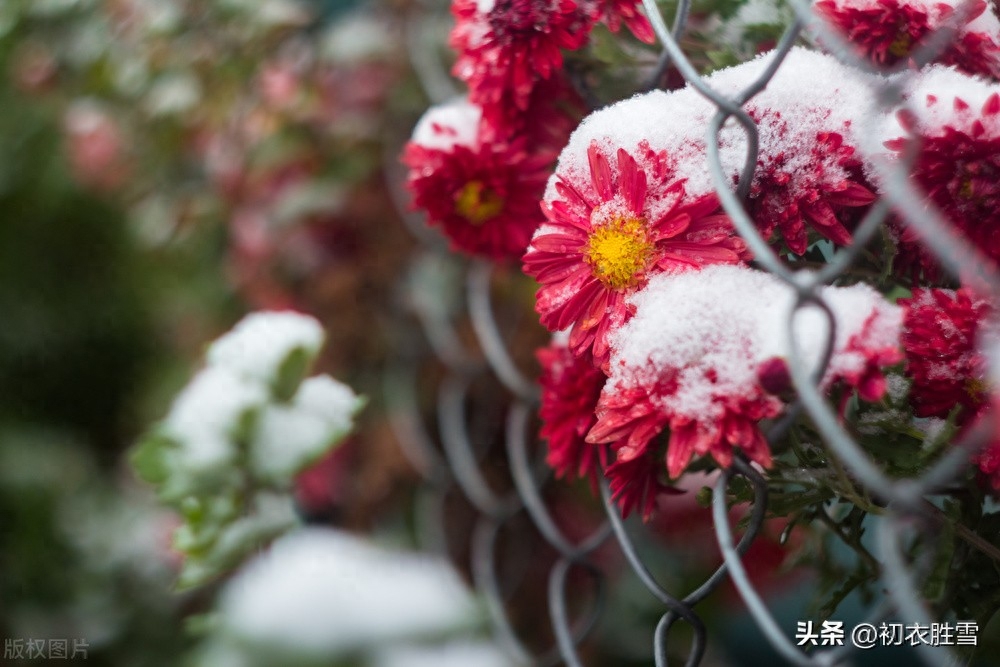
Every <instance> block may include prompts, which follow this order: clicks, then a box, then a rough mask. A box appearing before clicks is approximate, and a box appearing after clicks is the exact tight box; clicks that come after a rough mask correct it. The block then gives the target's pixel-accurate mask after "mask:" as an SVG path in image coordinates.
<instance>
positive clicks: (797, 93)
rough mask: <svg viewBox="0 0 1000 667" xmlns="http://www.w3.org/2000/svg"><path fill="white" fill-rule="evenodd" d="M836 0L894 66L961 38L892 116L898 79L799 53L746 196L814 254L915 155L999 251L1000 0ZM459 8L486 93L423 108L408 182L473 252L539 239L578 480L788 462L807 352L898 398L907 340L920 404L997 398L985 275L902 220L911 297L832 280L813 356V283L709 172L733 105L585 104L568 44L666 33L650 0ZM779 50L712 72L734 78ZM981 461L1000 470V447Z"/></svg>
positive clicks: (543, 313)
mask: <svg viewBox="0 0 1000 667" xmlns="http://www.w3.org/2000/svg"><path fill="white" fill-rule="evenodd" d="M817 7H818V9H819V11H820V13H821V14H822V15H823V16H824V17H825V18H826V19H827V20H828V21H830V22H832V23H834V24H835V25H836V26H838V27H839V28H840V29H841V30H842V31H843V32H844V33H845V35H846V37H847V38H848V39H849V40H851V41H853V42H854V43H856V44H857V45H858V47H859V49H861V50H862V51H863V52H864V54H865V55H866V56H868V57H869V58H871V59H872V60H873V61H874V62H876V63H877V64H879V65H887V66H888V65H893V64H895V63H897V62H902V61H905V60H907V59H909V58H910V57H911V55H912V54H913V52H914V49H916V48H918V47H919V46H920V45H921V44H923V43H926V41H927V40H928V39H930V35H931V34H932V33H933V32H934V31H935V30H938V29H941V28H943V27H946V26H947V25H949V22H950V23H952V24H955V25H954V26H953V27H954V28H955V29H956V30H957V31H958V39H957V40H956V42H955V44H954V45H953V46H952V47H951V49H950V50H948V51H946V52H945V53H944V54H943V55H942V56H941V59H940V63H939V64H936V65H931V66H928V67H925V68H924V69H923V70H922V71H920V72H915V73H913V75H912V76H910V77H909V78H908V79H907V81H908V83H906V84H905V86H904V88H905V104H904V105H903V106H902V107H901V110H900V111H899V112H898V113H896V112H895V111H894V112H893V113H891V114H886V113H884V112H883V111H882V110H881V109H880V108H878V106H877V104H878V102H877V100H876V97H875V95H873V94H872V89H873V88H874V87H878V86H880V85H884V81H883V79H881V77H880V76H878V75H876V74H872V73H870V72H863V71H858V70H856V69H853V68H851V67H849V66H847V65H844V64H842V63H841V62H839V61H838V60H837V59H836V58H834V57H832V56H829V55H826V54H824V53H822V52H818V51H813V50H809V49H805V48H794V49H792V50H791V51H790V52H789V53H788V54H787V56H786V58H785V60H784V61H783V63H782V65H781V67H780V68H778V70H777V72H776V73H775V74H774V75H773V77H772V78H771V79H770V81H769V83H768V86H767V87H766V88H765V89H764V90H762V91H760V92H759V93H758V94H757V95H755V96H753V97H752V99H750V100H749V101H748V102H747V103H746V104H745V105H744V107H745V109H746V111H747V113H748V114H749V115H750V117H751V118H752V119H753V121H754V122H755V123H756V125H757V139H758V140H759V141H758V144H757V149H758V151H757V156H758V158H757V164H756V170H755V172H754V175H753V180H752V181H751V183H750V187H749V192H748V196H747V199H746V202H745V207H746V211H747V213H748V214H749V215H750V217H751V219H752V221H753V223H754V225H755V226H756V230H757V233H758V234H759V235H760V236H761V237H762V238H763V239H764V240H765V241H767V242H768V243H769V244H770V245H771V246H772V247H773V248H774V249H775V250H776V251H777V252H778V253H779V255H780V256H782V257H784V258H786V259H788V260H789V261H790V262H794V263H799V262H801V261H802V257H803V256H807V257H808V258H809V259H810V260H815V259H816V258H818V257H819V256H820V254H819V252H818V251H817V250H816V249H817V247H818V244H819V243H820V242H823V243H824V244H827V245H829V243H831V242H832V244H834V245H839V246H848V245H850V244H852V243H853V242H854V239H853V232H854V229H855V227H856V226H857V224H858V223H859V221H860V220H861V219H862V218H863V217H864V216H865V215H866V213H868V211H869V210H870V209H871V206H872V205H873V204H874V203H875V202H876V201H877V199H878V197H879V195H880V194H881V193H880V189H881V188H882V187H883V185H884V184H883V183H882V180H881V179H882V178H883V177H882V175H881V174H882V172H881V171H880V169H879V168H878V165H880V164H882V163H884V162H889V163H891V162H894V161H897V160H899V159H900V158H901V156H902V155H903V154H904V153H906V152H907V151H909V150H910V149H913V148H915V149H916V151H917V154H916V160H915V162H914V167H913V171H912V175H913V181H914V183H915V184H916V185H918V186H919V187H920V188H921V189H922V190H923V192H924V194H925V197H924V202H923V203H924V204H925V205H926V206H928V207H931V206H933V207H935V208H937V209H938V210H940V211H941V212H942V213H943V214H944V216H945V217H946V218H948V219H949V220H950V221H951V222H952V226H953V231H954V233H955V234H958V235H962V236H964V237H965V238H966V239H968V240H969V241H971V242H972V243H973V244H975V245H976V246H977V247H978V248H979V249H980V250H981V251H982V252H983V253H984V254H985V255H986V256H987V257H989V258H991V259H993V260H994V261H997V262H998V263H1000V189H998V187H1000V186H998V185H997V182H998V181H1000V158H998V157H997V156H998V155H1000V86H998V84H995V83H991V82H989V81H988V79H987V78H985V77H990V76H996V75H997V73H998V72H1000V68H998V63H1000V46H998V41H997V39H998V38H997V35H1000V21H998V20H997V18H996V15H995V14H994V11H993V9H991V8H987V7H986V6H985V5H982V6H980V5H975V6H973V7H972V8H971V11H968V8H959V7H958V6H957V4H956V3H951V2H944V1H942V2H930V1H929V0H891V1H890V2H885V3H873V2H870V1H869V0H821V2H819V3H818V4H817ZM453 13H454V16H455V18H456V26H455V29H454V31H453V33H452V39H451V44H452V46H453V47H454V48H455V50H456V51H457V53H458V59H457V61H456V64H455V69H454V74H455V75H456V76H457V77H458V78H459V79H461V80H462V81H464V82H465V83H466V84H467V86H468V89H469V92H468V96H467V97H466V98H463V99H461V100H457V101H453V102H451V103H449V104H446V105H439V106H437V107H434V108H432V109H431V110H429V111H428V112H427V113H426V114H425V116H424V118H423V119H422V120H421V121H420V123H419V124H418V126H417V128H416V130H415V132H414V134H413V137H412V139H411V141H410V143H409V144H408V146H407V148H406V150H405V153H404V157H403V159H404V162H405V163H406V164H407V165H408V166H409V168H410V173H409V180H408V184H409V187H410V189H411V191H412V192H413V195H414V203H415V205H416V206H417V207H418V208H421V209H423V210H425V211H426V212H427V213H428V217H429V219H430V222H431V223H432V224H435V225H437V226H439V227H440V228H441V229H443V230H444V232H445V233H446V234H447V236H448V238H449V239H450V240H451V243H452V245H453V246H454V247H456V248H458V249H460V250H463V251H465V252H468V253H472V254H476V255H480V256H486V257H490V258H493V259H498V260H507V259H515V258H518V257H520V258H521V259H522V268H523V271H524V273H525V274H526V275H527V276H529V277H530V278H533V279H534V280H535V281H537V283H538V290H537V293H536V304H535V308H536V311H537V313H538V315H539V319H540V321H541V324H542V325H543V326H545V327H546V328H547V329H548V330H549V331H550V332H552V333H553V334H554V335H553V341H552V343H551V344H550V345H549V346H548V347H546V348H543V349H541V350H539V351H538V352H537V357H538V360H539V362H540V364H541V366H542V375H541V378H540V385H541V389H542V399H541V408H540V416H541V420H542V424H543V425H542V428H541V436H542V437H543V438H544V439H545V440H546V441H547V442H548V447H549V452H548V462H549V465H550V466H551V467H552V468H553V469H554V470H555V471H556V473H557V475H558V476H560V477H569V478H576V477H578V478H586V479H589V480H590V481H591V482H592V483H596V482H597V481H598V480H599V479H600V477H601V476H602V475H603V476H604V477H606V478H607V480H608V484H609V486H610V488H611V492H612V496H613V497H614V498H615V500H616V501H617V502H618V503H619V505H620V506H621V508H622V510H623V512H624V513H625V514H628V513H630V512H637V513H640V514H642V515H643V517H645V518H648V517H650V516H651V514H652V513H653V512H655V511H656V508H657V501H658V498H659V496H660V495H661V494H663V493H666V492H670V491H671V490H672V489H671V486H670V484H671V483H672V481H674V480H677V479H678V478H679V477H680V476H681V475H683V474H684V473H685V471H687V470H688V469H689V468H690V466H691V465H692V464H694V463H695V462H696V461H697V460H698V459H702V458H704V459H706V460H708V459H710V460H711V462H713V463H714V464H715V465H717V466H720V467H728V466H730V465H732V463H733V460H734V457H737V456H740V457H745V458H746V459H749V460H750V461H752V462H754V463H755V464H757V465H759V466H761V467H765V468H766V467H769V466H771V465H772V452H771V448H770V444H769V443H768V441H767V439H766V437H765V435H764V433H765V429H764V425H765V424H766V423H767V421H768V420H771V419H775V418H778V417H780V416H781V415H782V414H783V413H784V412H785V410H786V407H787V401H788V400H789V395H790V394H789V391H788V390H789V389H790V380H789V373H788V367H789V364H791V363H804V364H819V363H821V360H825V363H826V366H825V373H824V374H823V375H822V377H821V380H820V389H822V390H824V391H827V392H832V391H833V390H834V389H835V388H836V389H838V391H839V396H840V397H841V402H842V407H844V406H846V402H847V400H848V398H850V397H851V396H856V397H857V398H858V399H860V400H862V401H867V402H878V401H881V400H882V399H883V397H884V396H885V395H886V393H887V387H888V383H887V380H886V376H885V372H886V369H887V368H889V367H892V366H895V365H897V364H900V363H901V362H902V361H904V353H903V352H904V350H905V361H906V365H905V372H906V374H907V375H908V376H909V377H910V378H911V380H912V390H911V392H910V396H909V398H910V401H911V402H912V405H913V415H914V416H916V417H917V418H932V417H934V418H941V417H944V416H947V413H948V411H949V410H950V409H951V407H953V406H954V405H962V406H963V409H962V412H961V421H960V425H961V424H965V423H966V420H969V419H971V418H972V417H973V416H974V415H976V414H978V413H979V412H980V411H981V410H982V409H983V406H984V405H986V403H987V399H988V393H989V392H988V387H987V385H986V381H985V375H984V373H985V370H984V363H983V360H982V355H981V354H980V353H979V352H978V349H979V348H978V347H976V345H977V343H976V336H977V334H976V332H977V331H979V328H980V327H981V323H982V321H983V318H984V317H985V316H986V314H987V310H988V309H987V305H986V303H985V302H984V301H982V300H981V299H977V298H976V297H974V296H973V295H972V294H971V292H969V291H968V290H967V289H965V288H963V289H959V290H958V291H948V290H941V289H925V288H924V287H922V286H923V285H927V284H928V283H930V284H932V285H933V284H934V283H935V282H936V281H940V280H943V278H942V274H941V271H940V269H939V267H938V266H937V263H936V262H935V260H934V259H933V257H932V255H931V254H930V253H929V252H928V251H927V250H926V249H925V247H924V245H922V244H921V243H920V242H919V240H917V239H916V238H915V237H914V236H913V235H912V233H911V232H910V231H909V229H908V228H907V227H906V225H905V224H904V223H903V222H902V221H901V220H896V219H894V220H893V221H892V222H891V225H890V231H891V232H892V234H893V239H894V241H895V244H894V245H895V247H894V248H891V247H890V248H888V249H887V252H888V253H890V254H891V253H892V252H893V251H895V256H894V257H886V258H885V260H886V262H890V261H892V264H891V265H887V268H886V269H885V271H884V274H885V275H888V274H889V273H890V270H889V269H890V268H892V269H894V270H895V271H896V273H897V275H900V274H902V275H907V274H908V275H910V276H911V277H912V279H913V280H914V281H915V285H917V289H915V291H914V292H913V296H912V298H909V299H903V300H901V301H900V302H899V304H898V305H897V304H893V303H891V302H889V301H887V300H886V299H885V298H884V297H883V296H882V295H881V294H879V293H878V292H877V291H875V290H874V289H872V288H871V287H868V286H867V285H865V284H864V283H861V284H858V285H853V286H844V287H829V288H825V289H824V290H823V292H822V298H823V300H824V302H825V303H826V305H827V306H828V311H827V312H828V313H829V314H832V316H833V318H834V321H835V325H836V326H835V327H834V329H833V330H832V333H831V331H829V330H827V329H826V327H827V326H828V323H827V321H826V319H825V317H823V316H820V315H819V314H818V313H817V312H810V311H809V309H808V308H807V309H806V310H805V311H804V314H801V313H800V315H801V317H800V316H797V318H796V320H795V324H794V326H793V327H792V335H793V337H794V340H795V349H796V350H798V352H797V358H795V359H793V357H794V356H796V355H793V354H792V349H793V348H792V340H791V339H789V338H788V331H787V327H786V323H787V322H788V318H789V314H790V313H791V311H792V309H793V306H794V302H795V295H794V291H793V290H791V289H790V288H789V287H788V286H787V285H785V284H784V283H783V282H781V281H779V280H778V279H777V278H774V277H773V276H770V275H768V274H766V273H763V272H761V271H758V270H756V269H754V268H751V266H750V262H751V260H752V259H753V258H752V255H751V253H750V252H749V250H748V245H747V243H746V241H745V240H744V239H743V238H741V237H740V235H739V234H737V233H736V231H735V229H734V226H733V224H732V221H731V220H730V218H729V216H728V215H727V214H726V213H725V211H724V210H723V207H722V205H721V201H720V197H719V194H718V192H719V191H718V190H717V186H719V185H720V184H719V183H717V182H716V181H715V178H716V175H715V173H713V171H711V170H710V169H709V166H708V165H709V153H710V151H709V146H708V145H707V143H706V141H707V139H706V133H705V128H706V127H707V126H708V124H709V122H710V120H711V118H712V117H713V115H714V114H715V113H716V111H717V109H716V107H715V106H714V105H713V104H711V103H710V102H708V101H707V100H706V99H705V98H704V97H703V96H702V95H701V94H700V93H699V92H698V91H697V90H695V89H694V88H693V87H691V86H688V87H685V88H682V89H678V90H674V91H670V92H665V91H659V90H657V91H652V92H649V93H646V94H643V95H638V96H635V97H633V98H631V99H628V100H625V101H622V102H619V103H617V104H613V105H610V106H608V107H605V108H603V109H601V110H599V111H596V112H594V113H591V114H590V115H589V116H586V117H585V118H584V119H583V120H582V121H579V122H578V118H579V117H580V116H582V115H583V113H582V104H581V102H580V100H579V98H578V97H576V94H575V92H574V90H573V88H572V86H570V85H569V83H568V82H567V78H566V75H565V73H564V72H563V69H564V56H565V51H567V50H573V49H578V48H580V47H581V46H583V44H584V43H585V42H586V41H587V39H588V35H589V32H590V30H591V28H592V27H593V25H594V24H595V23H596V22H598V21H604V22H605V23H606V24H607V25H608V26H609V28H611V29H612V30H618V29H620V27H621V26H622V25H626V26H628V27H629V29H630V30H631V31H632V32H633V33H634V34H635V36H636V37H638V38H639V39H641V40H643V41H651V40H652V38H653V34H652V30H651V29H650V27H649V23H648V21H647V20H646V18H645V17H644V16H643V15H642V14H641V13H640V12H639V11H638V2H637V1H635V0H456V2H455V3H454V4H453ZM770 57H771V54H763V55H762V56H761V57H759V58H757V59H754V60H752V61H750V62H747V63H744V64H742V65H738V66H735V67H730V68H725V69H722V70H719V71H717V72H715V73H713V74H712V75H711V76H708V77H706V82H707V83H708V85H709V86H711V87H712V88H713V89H715V90H717V91H719V92H720V93H722V94H725V95H730V96H732V97H736V96H738V95H739V94H741V92H742V91H744V90H746V89H747V88H748V87H749V86H751V85H752V84H753V83H754V82H756V81H757V80H759V78H760V77H761V76H762V75H763V74H764V73H765V69H766V68H767V67H768V65H769V64H770ZM971 75H976V76H971ZM804 91H808V94H805V93H804ZM567 102H568V104H567ZM872 137H875V138H876V139H877V141H875V142H873V141H872ZM716 140H717V141H718V146H717V154H718V160H719V166H720V167H721V170H722V175H723V185H728V186H729V187H732V188H735V186H736V184H737V182H738V180H739V176H740V174H741V172H742V169H743V161H744V159H745V155H746V154H747V149H748V147H749V144H748V138H747V134H746V133H745V132H744V131H743V129H742V128H740V127H736V126H735V125H733V124H730V125H727V126H724V127H723V128H722V129H721V131H720V132H719V135H718V137H717V139H716ZM539 203H540V206H539ZM903 282H905V281H903ZM938 284H941V283H940V282H939V283H938ZM830 336H833V339H832V340H831V341H830V345H831V348H830V349H831V352H830V354H829V356H828V357H825V356H824V350H825V349H826V340H827V338H829V337H830ZM978 463H979V465H980V468H981V469H982V470H983V471H984V472H985V473H986V474H987V475H988V476H994V477H993V479H994V483H996V484H997V485H998V488H1000V450H996V451H995V450H992V449H991V450H989V451H988V452H987V453H985V454H983V455H981V456H980V457H979V458H978Z"/></svg>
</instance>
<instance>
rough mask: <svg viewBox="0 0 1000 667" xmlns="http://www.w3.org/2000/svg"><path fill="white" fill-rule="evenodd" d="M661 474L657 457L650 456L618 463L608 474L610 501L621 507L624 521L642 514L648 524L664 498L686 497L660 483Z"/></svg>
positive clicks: (653, 454) (649, 454)
mask: <svg viewBox="0 0 1000 667" xmlns="http://www.w3.org/2000/svg"><path fill="white" fill-rule="evenodd" d="M662 470H663V468H662V467H661V466H659V465H658V462H657V460H656V455H655V453H654V452H649V453H647V454H645V455H643V456H640V457H637V458H634V459H631V460H628V461H623V460H618V461H615V462H614V463H612V464H611V466H610V467H609V468H608V469H607V470H606V471H605V473H604V474H605V476H606V477H607V478H608V488H609V489H610V490H611V499H612V500H614V501H615V502H616V503H618V506H619V507H620V508H621V511H622V516H623V517H625V518H626V519H627V518H628V516H629V514H631V513H632V512H640V513H641V516H642V520H643V521H649V519H650V517H652V516H653V512H654V511H655V510H656V500H657V498H659V497H660V495H661V494H671V495H676V494H680V493H684V492H683V491H679V490H677V489H675V488H674V487H672V486H669V485H667V484H664V482H663V481H662V480H661V479H660V478H661V477H662Z"/></svg>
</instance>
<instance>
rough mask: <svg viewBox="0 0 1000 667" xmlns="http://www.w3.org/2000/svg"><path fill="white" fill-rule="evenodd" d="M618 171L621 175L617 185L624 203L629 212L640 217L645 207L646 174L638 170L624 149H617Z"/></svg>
mask: <svg viewBox="0 0 1000 667" xmlns="http://www.w3.org/2000/svg"><path fill="white" fill-rule="evenodd" d="M618 171H619V172H620V174H621V179H620V181H619V185H620V186H621V190H622V194H623V195H624V196H625V203H626V204H627V205H628V207H629V210H630V211H632V212H633V213H635V214H636V215H637V216H641V215H642V209H643V207H644V206H645V205H646V172H644V171H642V170H641V169H639V167H638V166H637V165H636V163H635V160H634V159H633V158H632V156H631V155H629V154H628V153H627V152H626V151H625V149H624V148H619V149H618Z"/></svg>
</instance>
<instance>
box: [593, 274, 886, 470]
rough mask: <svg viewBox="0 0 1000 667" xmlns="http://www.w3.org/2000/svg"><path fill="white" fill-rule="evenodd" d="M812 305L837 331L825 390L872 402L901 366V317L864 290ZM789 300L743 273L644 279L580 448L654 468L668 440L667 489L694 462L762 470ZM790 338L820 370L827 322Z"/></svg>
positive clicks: (785, 347) (762, 278) (768, 281)
mask: <svg viewBox="0 0 1000 667" xmlns="http://www.w3.org/2000/svg"><path fill="white" fill-rule="evenodd" d="M821 295H822V297H823V299H824V300H825V301H826V302H827V303H828V305H829V307H830V309H831V310H832V312H833V313H834V316H835V319H836V323H837V327H836V333H835V339H834V346H833V354H832V356H831V358H830V360H829V364H828V366H827V368H826V372H825V373H824V376H823V380H822V387H824V388H825V389H828V388H829V387H831V386H833V384H834V383H836V382H844V383H846V384H848V385H849V386H852V387H856V388H858V390H859V394H860V396H861V398H863V399H866V400H877V399H879V398H881V396H882V394H883V393H884V392H885V382H884V380H883V379H882V376H881V366H882V365H884V364H891V363H896V362H898V361H899V359H900V355H899V352H898V336H899V327H900V321H901V309H900V308H898V307H896V306H894V305H892V304H889V303H888V302H886V301H885V300H884V299H883V298H882V296H881V295H880V294H878V293H877V292H875V291H874V290H872V289H871V288H869V287H867V286H864V285H855V286H852V287H845V288H835V287H828V288H825V289H824V290H823V291H822V294H821ZM794 299H795V296H794V290H792V289H791V288H789V287H788V286H787V285H785V284H784V283H782V282H781V281H780V280H778V279H777V278H775V277H773V276H771V275H769V274H766V273H763V272H760V271H754V270H752V269H749V268H746V267H741V266H710V267H705V268H703V269H701V270H698V271H686V272H682V273H677V274H663V275H659V276H656V277H654V278H652V279H651V280H650V281H649V283H648V285H647V286H646V287H645V288H644V289H643V290H641V291H639V292H637V293H636V294H635V296H633V297H632V298H631V299H630V301H631V302H632V303H633V304H634V305H635V306H636V312H635V315H634V317H633V318H632V319H631V320H629V322H628V323H626V324H624V325H623V326H622V327H621V328H619V329H617V330H616V331H615V333H614V335H613V336H612V339H611V344H612V357H611V363H610V365H609V369H610V375H609V379H608V381H607V383H606V384H605V386H604V389H603V391H602V393H601V397H600V400H599V401H598V404H597V422H596V424H594V426H593V428H592V429H591V430H590V433H589V434H588V435H587V441H588V442H592V443H595V444H600V443H609V444H610V445H611V447H612V448H613V449H614V450H615V452H616V453H617V460H618V462H629V461H632V460H634V459H643V460H647V459H648V457H653V458H654V460H655V459H656V458H659V457H660V454H659V447H660V446H659V445H658V444H657V438H658V436H659V435H660V433H662V432H663V431H664V430H665V429H669V439H668V442H667V445H666V456H665V459H666V472H667V474H668V475H669V476H670V477H671V478H677V477H678V476H680V475H681V474H682V473H683V472H684V470H685V469H686V468H687V467H688V465H689V463H690V462H691V460H692V459H693V458H695V457H700V456H706V455H708V456H711V457H712V458H713V459H714V460H715V462H716V463H717V464H718V465H720V466H723V467H726V466H729V465H731V464H732V460H733V456H734V452H735V451H736V450H739V451H742V452H743V453H744V454H745V455H746V456H747V457H748V458H750V460H752V461H755V462H757V463H759V464H760V465H762V466H765V467H766V466H769V465H770V464H771V453H770V449H769V447H768V444H767V442H766V440H765V438H764V436H763V433H762V432H761V430H760V422H761V421H762V420H765V419H770V418H773V417H776V416H778V415H779V414H780V413H781V411H782V410H783V409H784V403H783V401H782V400H781V399H780V398H779V397H778V396H776V395H774V394H772V393H771V391H770V390H769V387H765V386H764V385H765V383H766V382H767V379H768V378H770V380H772V381H774V382H771V384H774V385H778V386H776V387H770V389H775V390H776V391H782V390H783V389H784V388H785V387H786V384H787V383H786V378H784V377H783V375H784V374H783V373H781V372H780V370H781V369H776V368H775V367H776V366H778V365H779V364H780V363H782V362H783V361H784V360H785V359H787V358H788V357H789V354H790V352H789V349H790V348H789V344H788V343H787V339H786V338H785V333H784V326H785V323H786V322H787V318H788V316H789V313H790V312H791V310H792V306H793V304H794ZM795 329H796V334H797V335H796V338H797V341H798V345H799V346H800V347H802V353H803V355H804V356H803V363H805V364H806V365H807V367H808V366H809V365H811V364H815V363H818V362H819V360H820V358H821V357H822V354H823V348H824V342H823V337H824V335H825V334H824V332H825V331H826V325H825V323H824V318H822V317H819V316H817V314H816V313H812V314H811V315H810V316H808V317H803V318H802V319H800V320H797V324H796V328H795ZM779 360H781V361H779ZM660 460H661V461H662V460H663V459H662V458H660ZM658 469H660V470H662V469H663V464H662V463H660V464H659V465H658Z"/></svg>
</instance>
